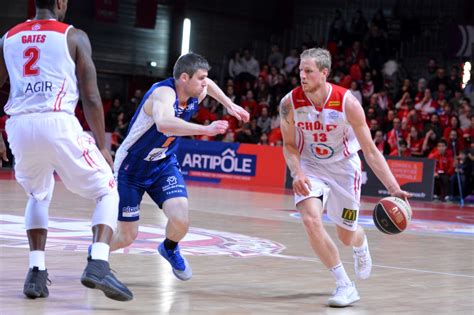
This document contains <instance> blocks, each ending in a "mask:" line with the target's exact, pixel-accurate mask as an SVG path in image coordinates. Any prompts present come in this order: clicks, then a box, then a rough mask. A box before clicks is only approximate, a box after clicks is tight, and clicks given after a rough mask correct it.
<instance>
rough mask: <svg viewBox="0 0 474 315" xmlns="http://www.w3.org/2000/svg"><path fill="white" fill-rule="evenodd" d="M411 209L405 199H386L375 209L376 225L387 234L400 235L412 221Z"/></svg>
mask: <svg viewBox="0 0 474 315" xmlns="http://www.w3.org/2000/svg"><path fill="white" fill-rule="evenodd" d="M411 213H412V212H411V207H410V205H409V204H408V203H407V202H406V201H405V200H403V199H400V198H397V197H386V198H383V199H381V200H380V201H379V202H378V203H377V204H376V205H375V208H374V214H373V218H374V224H375V226H376V227H377V229H378V230H379V231H380V232H382V233H385V234H398V233H401V232H403V231H405V230H406V228H407V227H408V225H409V224H410V220H411Z"/></svg>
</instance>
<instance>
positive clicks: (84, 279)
mask: <svg viewBox="0 0 474 315" xmlns="http://www.w3.org/2000/svg"><path fill="white" fill-rule="evenodd" d="M96 202H97V204H96V208H95V211H94V215H93V217H92V232H93V237H94V240H93V241H94V243H93V244H92V246H91V253H90V257H89V258H88V259H87V260H88V262H87V266H86V268H85V269H84V272H83V274H82V276H81V283H82V284H83V285H84V286H86V287H88V288H91V289H99V290H101V291H102V292H104V294H105V296H107V297H108V298H110V299H113V300H117V301H130V300H132V299H133V294H132V292H131V291H130V290H129V289H128V288H127V287H126V286H125V285H124V284H123V283H121V282H120V281H119V280H118V279H117V278H116V277H115V276H114V275H113V274H112V272H111V270H110V266H109V262H108V260H109V252H110V246H109V243H110V239H111V238H112V234H113V230H114V229H115V228H116V226H117V211H111V209H114V210H115V209H117V210H118V193H117V191H116V190H115V191H112V192H110V193H109V194H107V195H104V196H102V197H99V198H97V200H96Z"/></svg>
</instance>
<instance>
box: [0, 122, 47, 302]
mask: <svg viewBox="0 0 474 315" xmlns="http://www.w3.org/2000/svg"><path fill="white" fill-rule="evenodd" d="M6 129H7V132H8V138H9V141H10V147H11V150H12V153H13V155H14V156H15V162H16V163H15V177H16V179H17V181H18V183H19V184H20V185H21V186H22V187H23V188H24V190H25V192H26V194H27V195H28V202H27V204H26V208H25V227H26V234H27V236H28V243H29V247H30V252H29V270H28V274H27V276H26V279H25V283H24V287H23V293H24V294H25V295H26V296H27V297H29V298H33V299H34V298H38V297H47V296H48V295H49V291H48V288H47V282H48V281H49V280H48V272H47V270H46V263H45V246H46V238H47V234H48V210H49V204H50V202H51V198H52V194H53V189H54V178H53V168H52V167H51V165H50V163H49V157H48V153H49V150H48V143H47V142H45V141H42V140H39V139H42V137H41V134H40V132H39V131H38V130H37V129H42V128H39V127H38V121H37V119H32V120H29V119H27V118H25V117H21V116H19V117H12V118H10V119H9V120H8V121H7V124H6ZM40 131H41V130H40ZM38 143H41V145H40V146H39V145H38Z"/></svg>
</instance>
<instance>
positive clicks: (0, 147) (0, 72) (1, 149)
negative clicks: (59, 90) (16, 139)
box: [0, 37, 8, 167]
mask: <svg viewBox="0 0 474 315" xmlns="http://www.w3.org/2000/svg"><path fill="white" fill-rule="evenodd" d="M7 79H8V72H7V65H6V64H5V59H4V58H3V37H2V38H0V88H1V87H2V86H3V85H4V84H5V82H6V81H7ZM2 161H7V162H8V158H7V146H6V145H5V142H4V141H3V136H2V131H1V130H0V167H2Z"/></svg>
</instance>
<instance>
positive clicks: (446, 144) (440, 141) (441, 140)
mask: <svg viewBox="0 0 474 315" xmlns="http://www.w3.org/2000/svg"><path fill="white" fill-rule="evenodd" d="M438 144H444V145H445V146H448V142H447V141H446V140H444V139H440V140H439V141H438Z"/></svg>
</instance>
